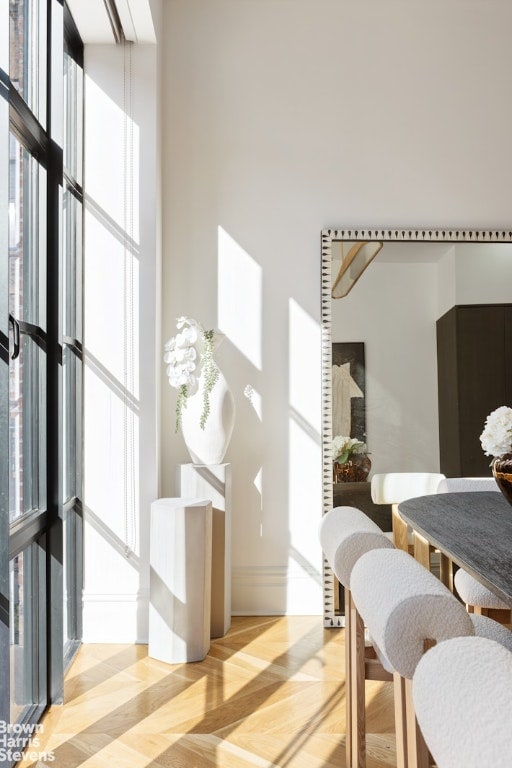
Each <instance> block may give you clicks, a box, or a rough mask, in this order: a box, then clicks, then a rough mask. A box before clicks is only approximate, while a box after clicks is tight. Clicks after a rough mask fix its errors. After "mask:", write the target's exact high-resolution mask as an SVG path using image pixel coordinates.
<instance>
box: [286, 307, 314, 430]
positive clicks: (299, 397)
mask: <svg viewBox="0 0 512 768" xmlns="http://www.w3.org/2000/svg"><path fill="white" fill-rule="evenodd" d="M289 339H290V341H289V371H290V378H289V397H290V406H291V407H292V408H293V409H294V410H295V411H296V412H297V414H299V416H300V417H301V418H302V419H304V420H305V421H306V422H307V424H308V425H310V427H312V428H313V430H314V431H315V433H316V434H317V435H318V438H320V425H321V402H322V392H321V378H320V375H319V373H318V372H319V370H320V366H321V331H320V327H319V324H318V322H316V321H315V320H313V318H312V317H311V316H310V315H308V314H307V312H305V311H304V310H303V309H302V307H301V306H299V304H298V303H297V302H296V301H295V300H294V299H290V301H289Z"/></svg>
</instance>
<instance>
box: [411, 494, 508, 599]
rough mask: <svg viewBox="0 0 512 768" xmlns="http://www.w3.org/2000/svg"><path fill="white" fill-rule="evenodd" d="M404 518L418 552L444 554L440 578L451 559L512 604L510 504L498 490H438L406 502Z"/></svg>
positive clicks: (448, 581)
mask: <svg viewBox="0 0 512 768" xmlns="http://www.w3.org/2000/svg"><path fill="white" fill-rule="evenodd" d="M398 511H399V513H400V516H401V517H402V518H403V519H404V520H405V522H406V523H407V524H408V525H410V526H411V528H412V529H413V531H414V534H415V536H414V541H415V550H416V552H415V554H417V556H418V559H419V560H420V562H421V561H424V560H425V558H426V557H427V556H428V549H431V548H432V547H433V548H435V549H438V550H439V551H440V553H441V578H442V580H443V581H444V583H446V584H447V586H450V587H451V586H452V583H451V574H450V571H451V563H452V562H453V563H456V564H457V565H458V566H460V567H461V568H464V569H465V570H466V571H467V572H468V573H470V574H471V575H472V576H474V578H476V579H477V580H478V581H480V582H481V583H482V584H483V585H484V586H486V587H487V588H488V589H490V590H491V591H492V592H494V593H495V594H496V595H497V596H498V597H500V598H501V599H502V600H503V601H504V602H505V603H507V604H508V605H510V606H511V607H512V505H510V504H509V503H508V502H507V501H506V499H505V498H504V497H503V496H502V494H501V493H500V492H494V491H468V492H456V493H436V494H431V495H428V496H419V497H416V498H413V499H407V501H402V502H401V503H400V504H399V506H398Z"/></svg>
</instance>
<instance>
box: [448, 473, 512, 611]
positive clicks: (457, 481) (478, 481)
mask: <svg viewBox="0 0 512 768" xmlns="http://www.w3.org/2000/svg"><path fill="white" fill-rule="evenodd" d="M462 491H493V492H494V491H495V492H497V493H500V489H499V488H498V486H497V485H496V481H495V479H494V478H493V477H445V478H444V479H443V480H441V481H440V483H439V486H438V493H460V492H462ZM453 583H454V586H455V589H456V590H457V592H458V594H459V596H460V599H461V600H462V601H463V602H464V603H466V607H467V609H468V611H470V613H479V614H481V615H482V616H490V617H491V618H493V619H496V620H497V621H500V622H502V623H503V624H509V623H510V619H511V615H510V606H509V605H507V603H505V602H503V600H501V599H500V598H499V597H498V596H497V595H495V594H494V592H491V590H490V589H487V587H484V585H483V584H481V583H480V582H479V581H478V580H477V579H475V578H474V577H473V576H471V575H470V574H469V573H468V572H467V571H465V570H464V569H463V568H459V570H458V571H457V572H456V573H455V577H454V579H453Z"/></svg>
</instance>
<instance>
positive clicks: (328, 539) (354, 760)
mask: <svg viewBox="0 0 512 768" xmlns="http://www.w3.org/2000/svg"><path fill="white" fill-rule="evenodd" d="M319 536H320V542H321V545H322V549H323V551H324V554H325V557H326V559H327V561H328V563H329V565H330V566H331V568H332V570H333V572H334V574H335V576H336V578H337V579H338V581H339V582H340V584H342V586H343V588H344V591H345V702H346V704H345V710H346V744H345V747H346V765H347V768H360V766H364V765H365V754H366V750H365V741H364V734H365V706H364V696H363V697H361V696H360V695H359V696H358V695H357V692H358V689H357V686H356V676H357V675H358V674H362V676H363V678H364V679H367V680H391V679H392V677H391V675H390V674H389V673H386V672H385V671H384V670H383V669H382V666H381V664H380V663H379V662H377V660H376V659H375V656H374V654H373V649H370V651H371V652H372V653H371V655H370V652H369V654H368V657H365V640H364V624H363V622H362V620H361V617H360V616H359V614H358V613H357V610H356V608H355V606H354V602H353V600H352V597H351V592H350V577H351V573H352V569H353V567H354V564H355V563H356V562H357V561H358V559H359V558H360V557H361V555H363V554H364V553H365V552H369V551H370V550H373V549H381V548H384V549H388V548H393V544H392V542H391V541H390V540H389V538H388V537H387V536H385V534H384V533H383V532H382V531H381V529H380V528H379V527H378V525H376V523H374V522H373V521H372V520H370V518H369V517H368V516H367V515H365V514H364V513H363V512H361V511H360V510H359V509H356V508H354V507H335V508H334V509H331V510H330V511H329V512H327V513H326V514H325V515H324V517H323V518H322V521H321V523H320V530H319ZM360 669H361V671H360ZM363 685H364V683H363Z"/></svg>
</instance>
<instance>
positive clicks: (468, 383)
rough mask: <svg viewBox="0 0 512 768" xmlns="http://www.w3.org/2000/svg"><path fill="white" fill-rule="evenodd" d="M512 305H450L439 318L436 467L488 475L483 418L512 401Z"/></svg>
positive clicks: (460, 474) (455, 474)
mask: <svg viewBox="0 0 512 768" xmlns="http://www.w3.org/2000/svg"><path fill="white" fill-rule="evenodd" d="M511 352H512V304H477V305H459V306H455V307H452V309H450V310H449V311H448V312H446V314H444V315H443V316H442V317H441V318H439V320H438V321H437V378H438V398H439V452H440V471H441V472H443V474H445V475H446V476H447V477H486V476H489V475H490V474H491V470H490V468H489V463H490V458H489V456H485V455H484V452H483V450H482V446H481V445H480V439H479V438H480V434H481V432H482V429H483V427H484V423H485V419H486V418H487V416H488V415H489V413H491V411H494V410H495V409H496V408H499V406H501V405H512V354H511Z"/></svg>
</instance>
